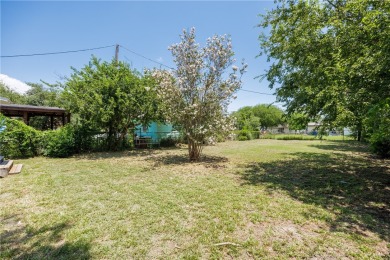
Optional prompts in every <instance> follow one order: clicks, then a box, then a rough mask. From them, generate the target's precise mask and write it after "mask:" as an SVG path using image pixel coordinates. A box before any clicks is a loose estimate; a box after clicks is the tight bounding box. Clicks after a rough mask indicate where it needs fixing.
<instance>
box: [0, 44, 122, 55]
mask: <svg viewBox="0 0 390 260" xmlns="http://www.w3.org/2000/svg"><path fill="white" fill-rule="evenodd" d="M114 46H115V44H114V45H108V46H103V47H96V48H89V49H82V50H71V51H57V52H46V53H34V54H17V55H4V56H0V58H17V57H31V56H44V55H56V54H65V53H73V52H83V51H93V50H99V49H105V48H111V47H114Z"/></svg>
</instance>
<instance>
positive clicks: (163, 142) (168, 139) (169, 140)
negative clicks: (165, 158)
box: [160, 137, 178, 147]
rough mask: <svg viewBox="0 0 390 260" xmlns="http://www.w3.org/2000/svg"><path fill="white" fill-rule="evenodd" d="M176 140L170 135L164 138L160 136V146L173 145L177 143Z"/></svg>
mask: <svg viewBox="0 0 390 260" xmlns="http://www.w3.org/2000/svg"><path fill="white" fill-rule="evenodd" d="M177 142H178V140H177V139H174V138H172V137H166V138H162V139H161V140H160V146H161V147H173V146H175V145H176V144H177Z"/></svg>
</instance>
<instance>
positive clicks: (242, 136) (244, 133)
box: [237, 130, 253, 141]
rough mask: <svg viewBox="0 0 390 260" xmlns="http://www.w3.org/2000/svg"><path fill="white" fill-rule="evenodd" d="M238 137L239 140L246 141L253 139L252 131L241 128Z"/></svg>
mask: <svg viewBox="0 0 390 260" xmlns="http://www.w3.org/2000/svg"><path fill="white" fill-rule="evenodd" d="M237 139H238V141H246V140H252V139H253V137H252V134H251V132H250V131H248V130H241V131H240V132H238V136H237Z"/></svg>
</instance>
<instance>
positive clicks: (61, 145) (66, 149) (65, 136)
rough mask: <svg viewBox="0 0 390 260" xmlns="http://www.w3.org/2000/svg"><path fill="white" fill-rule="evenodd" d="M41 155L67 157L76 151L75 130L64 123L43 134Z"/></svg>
mask: <svg viewBox="0 0 390 260" xmlns="http://www.w3.org/2000/svg"><path fill="white" fill-rule="evenodd" d="M43 139H44V141H43V155H45V156H48V157H69V156H71V155H73V154H74V153H75V152H76V145H75V144H76V143H75V131H74V128H73V126H71V125H66V126H64V127H61V128H59V129H57V130H53V131H47V132H45V134H44V138H43Z"/></svg>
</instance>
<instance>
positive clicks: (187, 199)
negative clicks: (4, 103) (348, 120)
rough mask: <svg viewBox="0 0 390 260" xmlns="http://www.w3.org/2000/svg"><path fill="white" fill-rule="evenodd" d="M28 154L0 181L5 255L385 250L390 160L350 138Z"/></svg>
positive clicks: (388, 247) (345, 254)
mask: <svg viewBox="0 0 390 260" xmlns="http://www.w3.org/2000/svg"><path fill="white" fill-rule="evenodd" d="M186 152H187V150H186V149H185V148H184V147H183V149H161V150H138V151H130V152H118V153H95V154H89V155H80V156H75V157H73V158H69V159H47V158H33V159H27V160H18V161H17V163H23V164H24V168H23V171H22V173H21V174H19V175H13V176H9V177H7V178H4V179H0V236H1V241H0V242H1V243H0V244H1V250H0V258H2V259H89V258H91V259H133V258H135V259H176V258H184V259H198V258H202V259H209V258H212V259H215V258H233V259H254V258H255V259H258V258H281V259H285V258H291V257H295V258H317V259H334V258H359V259H360V258H363V259H364V258H365V259H376V258H377V259H379V258H386V257H389V256H390V254H389V251H390V243H389V242H390V162H389V161H385V160H380V159H376V158H374V157H372V156H371V155H370V154H369V153H368V152H367V147H365V146H364V145H361V144H359V143H356V142H353V141H348V142H340V141H322V142H321V141H281V140H253V141H246V142H238V141H236V142H225V143H221V144H218V145H217V146H210V147H206V148H205V150H204V155H205V157H204V159H203V161H202V162H199V163H189V162H188V161H187V158H186Z"/></svg>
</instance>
